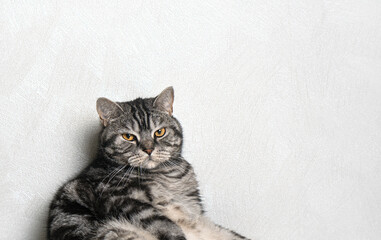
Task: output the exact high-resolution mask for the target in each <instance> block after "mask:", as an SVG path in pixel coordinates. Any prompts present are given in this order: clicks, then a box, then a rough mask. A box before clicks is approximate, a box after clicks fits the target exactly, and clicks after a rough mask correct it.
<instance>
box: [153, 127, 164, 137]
mask: <svg viewBox="0 0 381 240" xmlns="http://www.w3.org/2000/svg"><path fill="white" fill-rule="evenodd" d="M164 134H165V128H161V129H159V130H157V131H156V132H155V136H156V137H162V136H164Z"/></svg>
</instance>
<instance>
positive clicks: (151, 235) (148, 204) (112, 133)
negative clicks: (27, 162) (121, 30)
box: [48, 87, 247, 240]
mask: <svg viewBox="0 0 381 240" xmlns="http://www.w3.org/2000/svg"><path fill="white" fill-rule="evenodd" d="M173 101H174V91H173V88H172V87H168V88H166V89H165V90H164V91H162V92H161V93H160V94H159V95H158V96H157V97H155V98H145V99H142V98H137V99H135V100H133V101H129V102H113V101H111V100H108V99H106V98H99V99H98V100H97V104H96V106H97V112H98V114H99V117H100V120H101V123H102V125H103V130H102V132H101V134H100V144H99V145H100V147H99V151H98V156H97V158H96V159H95V160H94V161H93V162H92V163H91V164H90V166H88V167H87V168H86V169H85V170H84V171H82V172H81V173H80V174H79V175H78V176H77V177H76V178H74V179H73V180H71V181H69V182H67V183H66V184H64V185H63V186H62V187H61V188H60V189H59V190H58V192H57V193H56V195H55V197H54V199H53V201H52V203H51V205H50V211H49V219H48V239H49V240H63V239H70V240H77V239H78V240H79V239H91V240H101V239H102V240H116V239H121V240H164V239H168V240H185V239H186V240H196V239H197V240H239V239H247V238H245V237H243V236H241V235H239V234H237V233H235V232H234V231H230V230H228V229H226V228H223V227H221V226H219V225H216V224H214V223H213V222H212V221H210V220H209V219H208V218H207V217H206V216H205V215H204V211H203V206H202V203H201V199H200V193H199V189H198V183H197V180H196V177H195V173H194V170H193V168H192V166H191V165H190V164H189V163H188V162H187V161H186V160H185V159H184V158H183V157H182V156H181V149H182V143H183V135H182V128H181V125H180V123H179V121H178V120H177V119H176V118H175V117H173V115H172V112H173Z"/></svg>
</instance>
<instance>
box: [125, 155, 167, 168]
mask: <svg viewBox="0 0 381 240" xmlns="http://www.w3.org/2000/svg"><path fill="white" fill-rule="evenodd" d="M169 157H170V153H167V152H164V151H157V152H153V153H152V154H150V155H148V154H144V155H143V154H137V155H135V156H132V157H130V158H129V159H128V163H129V164H130V165H131V166H133V167H142V168H147V169H152V168H155V167H157V166H158V165H160V164H161V163H162V162H165V161H167V160H168V159H169Z"/></svg>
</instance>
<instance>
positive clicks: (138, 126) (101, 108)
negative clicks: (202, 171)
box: [97, 87, 182, 169]
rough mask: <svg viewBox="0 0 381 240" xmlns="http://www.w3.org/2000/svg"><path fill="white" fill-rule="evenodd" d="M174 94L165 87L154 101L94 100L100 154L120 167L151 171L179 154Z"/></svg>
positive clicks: (179, 132) (179, 145) (179, 142)
mask: <svg viewBox="0 0 381 240" xmlns="http://www.w3.org/2000/svg"><path fill="white" fill-rule="evenodd" d="M173 100H174V93H173V88H172V87H168V88H166V89H165V90H164V91H163V92H161V93H160V94H159V95H158V96H157V97H155V98H145V99H142V98H137V99H135V100H133V101H129V102H113V101H111V100H108V99H106V98H99V99H98V100H97V111H98V114H99V117H100V119H101V122H102V124H103V126H104V128H103V131H102V133H101V145H100V147H101V148H102V151H103V152H104V154H106V155H107V156H108V157H109V158H110V159H112V160H114V161H115V162H117V163H119V164H129V165H131V166H133V167H141V168H147V169H152V168H156V167H158V166H159V165H160V164H161V163H163V162H166V161H168V160H170V158H174V157H178V156H180V154H181V147H182V130H181V126H180V123H179V122H178V121H177V120H176V119H175V118H174V117H173V116H172V111H173Z"/></svg>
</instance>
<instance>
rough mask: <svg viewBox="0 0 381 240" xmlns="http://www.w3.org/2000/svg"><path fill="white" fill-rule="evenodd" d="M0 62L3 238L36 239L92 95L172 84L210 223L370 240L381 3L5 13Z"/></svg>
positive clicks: (82, 153)
mask: <svg viewBox="0 0 381 240" xmlns="http://www.w3.org/2000/svg"><path fill="white" fill-rule="evenodd" d="M0 49H1V51H0V59H1V63H0V79H1V101H0V102H1V105H0V107H1V109H0V110H1V116H0V119H1V124H0V129H1V139H0V140H1V142H0V150H1V155H0V161H1V168H0V196H1V197H0V216H1V217H0V233H1V234H0V239H16V240H19V239H45V228H46V226H45V222H46V218H47V210H48V204H49V202H50V200H51V198H52V196H53V194H54V192H55V191H56V189H57V188H58V187H59V186H60V185H61V184H62V183H64V182H65V181H66V180H67V179H69V178H70V177H72V176H74V175H75V174H76V173H78V172H79V171H80V170H81V169H82V168H83V167H85V166H86V165H87V164H88V163H89V161H90V160H91V159H92V157H93V156H94V150H95V147H96V142H97V134H98V132H99V129H100V124H99V120H98V116H97V113H96V111H95V101H96V99H97V98H98V97H101V96H105V97H108V98H110V99H112V100H117V101H123V100H130V99H133V98H135V97H138V96H142V97H148V96H154V95H156V94H158V93H159V92H160V91H161V90H163V89H164V88H165V87H167V86H170V85H173V86H174V88H175V95H176V97H175V105H174V115H175V116H176V117H177V118H178V119H179V120H180V121H181V123H182V124H183V127H184V131H185V149H184V155H185V157H186V159H188V160H189V161H190V162H191V163H193V165H194V167H195V169H196V172H197V174H198V178H199V180H200V184H201V191H202V193H203V195H204V201H205V204H206V209H207V211H208V215H209V216H210V217H211V218H212V219H214V220H215V221H216V222H218V223H220V224H222V225H224V226H227V227H231V228H233V229H236V230H237V231H238V232H240V233H242V234H244V235H247V236H248V237H250V238H253V239H261V240H278V239H283V240H288V239H289V240H305V239H324V240H327V239H335V240H338V239H343V240H344V239H345V240H348V239H356V240H357V239H374V240H375V239H380V238H381V204H380V203H381V177H380V171H381V150H380V149H381V148H380V144H381V136H380V133H381V97H380V96H381V1H378V0H374V1H371V0H369V1H341V0H335V1H321V0H311V1H269V0H257V1H236V0H232V1H220V0H218V1H217V0H216V1H205V0H200V1H157V0H153V1H104V2H100V1H90V0H89V1H57V2H53V1H47V2H45V3H43V2H39V1H35V2H29V1H8V0H4V1H1V4H0Z"/></svg>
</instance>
